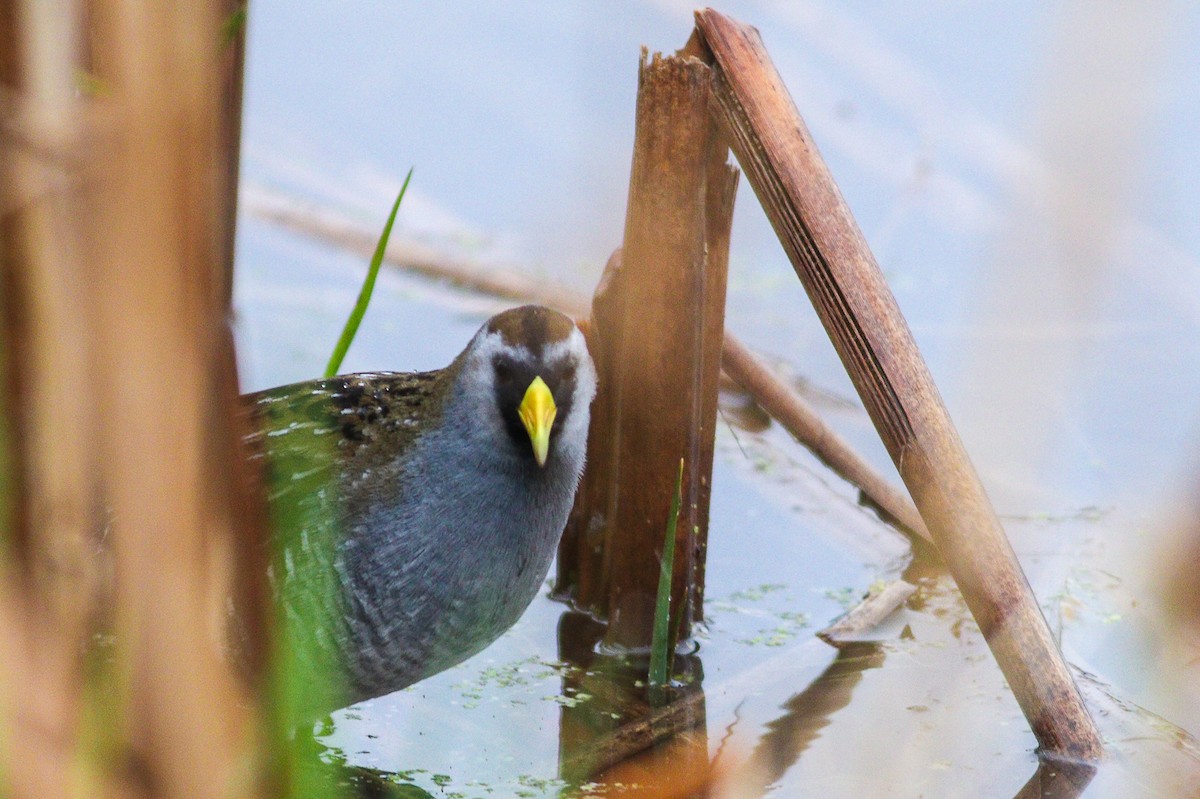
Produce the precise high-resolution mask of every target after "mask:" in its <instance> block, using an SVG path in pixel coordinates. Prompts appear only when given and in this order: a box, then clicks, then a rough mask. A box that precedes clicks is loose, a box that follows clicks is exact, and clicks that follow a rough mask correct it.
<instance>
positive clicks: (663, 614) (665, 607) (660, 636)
mask: <svg viewBox="0 0 1200 799" xmlns="http://www.w3.org/2000/svg"><path fill="white" fill-rule="evenodd" d="M682 503H683V458H680V459H679V474H678V475H677V476H676V477H675V495H674V496H673V497H671V512H670V515H668V516H667V532H666V535H665V536H664V537H663V553H662V567H661V569H660V570H659V572H658V598H657V600H656V601H655V603H654V635H653V636H652V638H651V639H650V687H651V688H661V687H662V686H664V685H666V684H667V680H668V679H669V678H670V670H671V652H672V650H673V649H674V647H675V642H674V641H672V640H671V624H670V621H671V577H672V574H673V572H674V566H675V528H676V527H677V526H678V524H679V506H680V505H681V504H682Z"/></svg>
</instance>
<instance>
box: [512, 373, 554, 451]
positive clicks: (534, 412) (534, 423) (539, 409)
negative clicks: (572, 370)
mask: <svg viewBox="0 0 1200 799" xmlns="http://www.w3.org/2000/svg"><path fill="white" fill-rule="evenodd" d="M556 413H558V406H556V405H555V404H554V395H552V394H551V393H550V387H549V386H547V385H546V381H544V380H542V378H540V377H535V378H533V382H532V383H530V384H529V388H527V389H525V398H524V399H522V400H521V404H520V406H519V407H518V408H517V415H518V416H520V417H521V423H522V424H524V425H525V430H526V431H527V432H528V433H529V440H530V441H531V442H532V443H533V457H534V458H536V459H537V462H538V466H545V465H546V454H547V453H548V452H549V451H550V427H551V425H553V424H554V414H556Z"/></svg>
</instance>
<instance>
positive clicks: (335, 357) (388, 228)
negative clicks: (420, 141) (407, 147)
mask: <svg viewBox="0 0 1200 799" xmlns="http://www.w3.org/2000/svg"><path fill="white" fill-rule="evenodd" d="M412 173H413V171H412V169H409V170H408V176H407V177H405V178H404V185H403V186H401V187H400V193H399V194H397V195H396V202H395V203H394V204H393V205H392V212H391V214H389V215H388V220H387V224H385V225H384V226H383V233H381V234H380V236H379V243H378V244H376V245H375V254H374V255H372V256H371V265H370V266H369V267H367V277H366V279H364V280H363V285H362V289H361V290H360V291H359V292H358V301H357V302H355V303H354V310H352V311H351V312H350V318H349V319H347V320H346V326H345V327H344V328H342V335H341V338H339V339H338V343H337V346H336V347H334V348H333V354H332V355H330V356H329V363H328V364H327V365H326V366H325V377H333V376H334V375H336V374H337V373H338V370H339V369H341V368H342V359H343V358H345V357H346V351H347V350H348V349H350V344H351V342H353V341H354V336H355V334H356V333H358V325H359V323H361V322H362V318H363V314H365V313H366V312H367V305H368V304H369V303H370V302H371V292H373V291H374V290H375V277H376V276H377V275H378V274H379V265H380V264H382V263H383V254H384V253H385V252H386V251H387V243H388V238H389V237H390V236H391V235H392V223H394V222H395V221H396V212H397V211H399V210H400V201H401V200H403V199H404V193H405V192H406V191H408V182H409V181H410V180H412Z"/></svg>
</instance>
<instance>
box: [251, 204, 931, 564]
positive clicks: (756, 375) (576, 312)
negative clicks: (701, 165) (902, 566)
mask: <svg viewBox="0 0 1200 799" xmlns="http://www.w3.org/2000/svg"><path fill="white" fill-rule="evenodd" d="M247 206H248V207H247V211H248V212H249V213H252V214H254V215H256V216H258V217H259V218H262V219H266V220H268V221H270V222H274V223H276V224H279V225H282V226H284V227H287V228H290V229H292V230H295V231H298V232H300V233H303V234H305V235H307V236H311V237H313V238H315V239H318V240H320V241H323V242H327V243H332V244H335V245H337V246H340V247H344V248H345V249H347V250H350V251H351V252H357V253H360V254H362V255H364V256H368V255H370V253H371V248H373V247H374V246H375V242H376V241H377V234H375V233H374V232H372V231H371V230H369V229H367V228H365V227H363V226H362V225H359V224H358V223H355V222H350V221H348V220H343V219H339V218H337V217H335V216H333V215H332V214H329V213H327V212H323V211H321V210H317V209H310V208H306V207H299V206H285V205H283V204H265V203H262V202H261V201H260V202H259V203H257V204H256V203H254V201H251V202H249V203H247ZM385 263H388V264H390V265H391V266H394V267H396V268H399V269H405V270H407V271H412V272H416V273H418V274H421V275H424V276H426V277H430V278H434V279H437V280H447V281H449V282H451V283H453V284H455V285H457V286H461V287H463V288H467V289H472V290H474V291H482V292H485V293H487V294H494V295H496V296H498V297H508V298H509V299H513V300H518V301H521V302H531V301H532V302H538V303H541V304H542V305H548V306H550V307H552V308H558V309H560V310H562V311H564V312H566V313H569V314H572V315H573V316H575V317H576V318H577V319H583V318H584V317H586V316H587V315H588V308H589V304H588V301H587V299H586V298H584V297H583V296H581V295H579V294H577V293H575V292H573V291H571V290H569V289H566V288H563V287H561V286H556V285H554V284H553V283H550V282H547V281H544V280H534V279H532V278H529V277H527V276H525V275H523V274H521V273H520V272H517V271H513V270H506V269H496V268H494V267H490V266H487V265H485V264H483V263H478V262H475V261H472V260H469V259H459V258H448V257H446V256H444V255H442V254H440V253H438V252H437V251H435V250H433V249H432V248H429V247H425V246H422V245H419V244H414V243H412V242H404V241H398V240H393V241H392V243H391V244H390V245H389V247H388V252H387V256H386V258H385ZM721 367H722V369H724V371H725V374H726V376H727V377H729V379H731V380H733V381H734V382H735V383H737V384H738V385H739V386H741V387H742V389H744V390H745V391H746V392H747V393H748V394H749V395H750V396H751V397H752V398H753V399H754V401H755V402H757V403H758V404H759V405H760V406H761V407H762V408H763V409H764V410H765V411H766V412H767V413H768V414H770V415H771V416H772V417H773V418H774V419H775V421H777V422H778V423H779V424H780V425H781V426H782V427H783V428H784V429H785V430H787V431H788V432H789V433H791V434H792V435H793V436H795V438H796V439H797V441H799V442H800V444H801V445H802V446H804V447H806V448H808V449H809V450H810V451H812V453H813V454H814V455H816V456H817V458H819V459H820V460H821V462H822V463H824V464H826V465H827V466H829V468H830V469H832V470H833V471H834V472H835V473H836V474H838V475H840V476H841V477H842V478H843V479H845V480H847V481H849V482H850V483H852V484H854V485H856V486H858V487H859V488H860V489H862V491H863V494H864V495H865V496H866V498H867V499H868V501H869V502H871V503H872V504H874V505H876V506H878V507H879V508H881V509H883V511H884V512H885V513H886V514H887V515H888V516H890V517H891V518H892V519H894V520H896V521H897V522H898V523H899V524H900V525H902V531H903V532H904V533H905V534H908V535H910V537H911V535H912V534H913V533H916V535H917V536H918V537H919V538H921V539H922V540H924V541H926V542H930V543H932V540H933V539H932V538H930V537H929V531H928V529H927V528H926V527H925V522H924V521H923V520H922V519H921V514H920V513H918V512H917V508H916V506H915V505H913V503H912V500H911V499H909V497H908V494H907V493H905V492H904V491H902V490H900V489H898V488H896V487H895V486H894V485H892V484H891V483H890V482H889V481H888V479H887V478H886V477H884V476H883V475H882V474H880V473H879V472H878V471H876V470H875V469H874V467H872V466H871V464H869V463H868V462H867V461H866V459H864V458H863V457H862V456H860V455H859V454H858V453H857V452H855V451H854V450H853V449H852V448H851V447H850V445H849V444H848V443H846V441H845V440H844V439H843V438H842V437H841V436H839V435H838V434H837V433H835V432H834V431H833V429H832V428H831V427H829V426H828V425H827V424H825V422H824V421H823V420H822V419H821V416H820V414H819V413H818V412H817V410H816V409H815V408H813V407H812V405H811V404H809V403H808V401H807V400H805V399H804V397H802V396H800V394H798V393H797V392H796V391H795V389H793V388H792V387H791V386H790V385H788V383H787V382H785V381H784V380H783V379H782V378H780V377H779V376H778V375H777V374H776V373H775V371H774V370H773V369H771V368H770V367H769V366H767V365H766V363H764V362H763V359H762V358H761V357H759V356H758V355H755V354H754V352H753V351H752V350H751V349H750V348H749V347H747V346H746V345H745V344H744V343H742V341H741V339H739V338H737V336H735V335H734V334H733V333H730V332H729V331H728V330H727V331H725V339H724V342H723V344H722V350H721Z"/></svg>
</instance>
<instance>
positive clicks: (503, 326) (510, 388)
mask: <svg viewBox="0 0 1200 799" xmlns="http://www.w3.org/2000/svg"><path fill="white" fill-rule="evenodd" d="M464 354H465V356H466V363H465V364H464V365H463V367H464V370H463V375H462V376H463V378H464V381H465V385H467V386H468V387H469V389H468V390H471V391H473V392H475V393H477V395H478V400H479V403H478V405H477V406H476V407H477V408H479V413H481V414H483V415H485V416H486V417H487V419H486V422H487V424H488V425H489V426H491V427H494V428H495V430H496V432H497V433H498V434H499V435H500V437H501V439H502V440H503V441H505V442H506V443H507V444H509V445H511V446H514V447H515V448H516V451H517V452H518V453H519V454H520V455H521V456H522V457H527V458H529V459H530V460H531V461H533V462H535V463H537V465H538V466H541V467H545V466H546V465H547V464H548V463H551V462H552V461H554V459H555V458H558V457H565V458H568V459H569V460H570V461H571V462H572V463H575V464H576V468H579V467H580V466H581V465H582V458H583V452H584V450H585V449H586V446H587V429H588V417H589V414H588V408H589V406H590V405H591V402H592V397H593V396H594V395H595V393H596V371H595V368H594V367H593V365H592V359H591V356H590V355H589V354H588V350H587V343H586V342H585V341H584V338H583V333H582V332H580V330H579V328H578V327H576V325H575V323H574V322H572V321H571V320H570V318H568V317H566V316H564V315H563V314H561V313H559V312H557V311H552V310H550V309H549V308H543V307H541V306H539V305H526V306H522V307H520V308H514V309H512V310H509V311H504V312H503V313H500V314H497V315H496V316H493V317H492V318H491V319H489V320H488V321H487V323H486V324H484V326H483V327H482V328H480V330H479V332H478V333H477V334H476V335H475V338H474V339H472V341H471V343H470V345H469V346H468V347H467V351H466V353H464ZM501 431H502V432H501Z"/></svg>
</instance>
